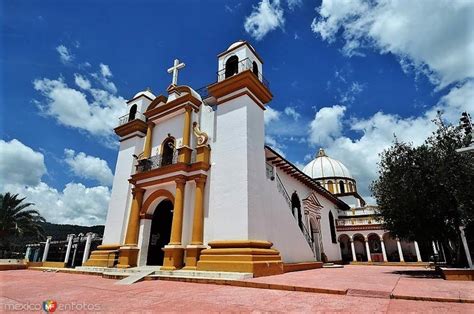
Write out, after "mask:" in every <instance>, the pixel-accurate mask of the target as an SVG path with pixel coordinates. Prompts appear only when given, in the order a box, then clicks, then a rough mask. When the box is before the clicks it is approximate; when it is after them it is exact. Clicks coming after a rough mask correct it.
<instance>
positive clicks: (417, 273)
mask: <svg viewBox="0 0 474 314" xmlns="http://www.w3.org/2000/svg"><path fill="white" fill-rule="evenodd" d="M392 274H397V275H402V276H408V277H413V278H428V279H430V278H431V279H438V278H441V275H440V274H439V273H438V272H437V271H435V270H428V269H426V270H397V271H393V272H392Z"/></svg>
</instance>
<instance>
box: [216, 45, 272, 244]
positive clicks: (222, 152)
mask: <svg viewBox="0 0 474 314" xmlns="http://www.w3.org/2000/svg"><path fill="white" fill-rule="evenodd" d="M262 64H263V62H262V59H261V58H260V57H259V56H258V54H257V52H256V51H255V49H254V48H253V47H252V46H251V45H250V44H249V43H247V42H245V41H238V42H235V43H233V44H232V45H230V46H229V48H228V49H227V50H226V51H224V52H222V53H220V54H219V55H218V72H217V82H216V83H214V84H212V85H210V86H208V92H209V94H210V95H212V96H213V97H214V98H215V103H216V108H217V109H216V111H215V131H216V132H215V134H216V136H215V139H213V142H214V143H212V144H211V145H212V164H213V165H212V167H211V171H212V175H211V176H210V177H211V184H210V189H211V190H210V193H209V195H210V200H209V202H210V204H209V211H210V214H212V217H213V218H212V219H215V220H216V221H212V223H211V224H212V225H213V228H212V230H207V232H208V234H207V238H209V239H222V240H228V239H243V240H247V239H249V238H250V237H251V236H252V232H251V221H252V215H253V213H255V212H258V211H259V209H260V208H262V206H263V200H262V199H261V197H262V196H261V193H259V191H260V188H261V186H262V185H263V184H265V182H264V181H265V151H264V145H265V131H264V115H263V114H264V111H265V105H266V104H267V103H268V102H269V101H270V100H271V99H272V97H273V96H272V94H271V92H270V90H269V86H268V83H267V82H266V80H265V78H264V77H263V75H262ZM210 216H211V215H210ZM229 221H232V223H229ZM226 222H227V223H226Z"/></svg>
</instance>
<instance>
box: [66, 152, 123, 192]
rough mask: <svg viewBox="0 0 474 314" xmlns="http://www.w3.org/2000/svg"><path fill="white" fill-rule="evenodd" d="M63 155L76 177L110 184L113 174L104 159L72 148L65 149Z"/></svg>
mask: <svg viewBox="0 0 474 314" xmlns="http://www.w3.org/2000/svg"><path fill="white" fill-rule="evenodd" d="M64 155H65V159H64V161H65V162H66V164H68V165H69V167H70V169H71V171H72V172H73V173H74V175H76V176H77V177H79V178H84V179H90V180H95V181H97V182H99V183H100V184H102V185H106V186H112V181H113V179H114V175H113V174H112V170H110V168H109V166H108V165H107V162H106V161H105V160H103V159H100V158H98V157H94V156H89V155H86V154H85V153H83V152H79V153H77V154H76V152H75V151H74V150H72V149H65V150H64Z"/></svg>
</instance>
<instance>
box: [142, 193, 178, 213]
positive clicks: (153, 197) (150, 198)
mask: <svg viewBox="0 0 474 314" xmlns="http://www.w3.org/2000/svg"><path fill="white" fill-rule="evenodd" d="M159 197H166V198H167V199H169V200H170V201H171V202H172V203H173V204H174V195H173V193H171V192H170V191H168V190H164V189H160V190H157V191H155V192H153V193H151V194H150V196H148V197H147V199H146V200H145V202H144V203H143V205H142V208H141V210H140V216H144V215H146V213H147V212H148V207H150V205H151V204H152V203H153V201H155V200H156V199H157V198H159Z"/></svg>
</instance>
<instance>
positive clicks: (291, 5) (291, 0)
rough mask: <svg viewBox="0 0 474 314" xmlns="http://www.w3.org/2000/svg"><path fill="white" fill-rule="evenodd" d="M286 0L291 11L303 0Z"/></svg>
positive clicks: (301, 3) (299, 5)
mask: <svg viewBox="0 0 474 314" xmlns="http://www.w3.org/2000/svg"><path fill="white" fill-rule="evenodd" d="M287 2H288V8H289V9H290V10H291V11H293V10H294V9H296V8H298V7H301V6H302V5H303V0H287Z"/></svg>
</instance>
